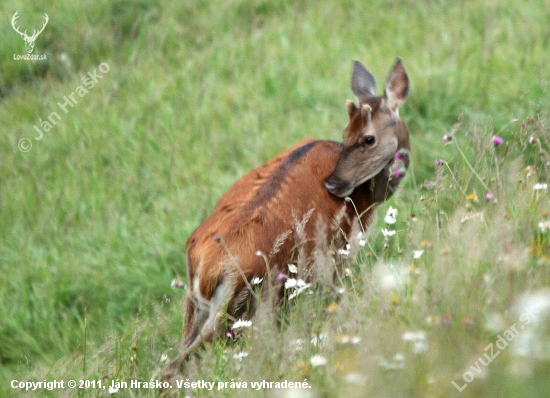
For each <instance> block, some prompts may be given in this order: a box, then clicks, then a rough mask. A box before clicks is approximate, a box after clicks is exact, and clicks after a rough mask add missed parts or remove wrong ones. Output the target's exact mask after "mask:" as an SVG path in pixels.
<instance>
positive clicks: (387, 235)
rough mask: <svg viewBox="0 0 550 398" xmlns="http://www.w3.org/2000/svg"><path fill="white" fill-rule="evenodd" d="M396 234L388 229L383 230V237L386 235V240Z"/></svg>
mask: <svg viewBox="0 0 550 398" xmlns="http://www.w3.org/2000/svg"><path fill="white" fill-rule="evenodd" d="M395 234H396V232H395V231H394V230H388V229H386V228H382V235H384V237H385V238H389V237H391V236H393V235H395Z"/></svg>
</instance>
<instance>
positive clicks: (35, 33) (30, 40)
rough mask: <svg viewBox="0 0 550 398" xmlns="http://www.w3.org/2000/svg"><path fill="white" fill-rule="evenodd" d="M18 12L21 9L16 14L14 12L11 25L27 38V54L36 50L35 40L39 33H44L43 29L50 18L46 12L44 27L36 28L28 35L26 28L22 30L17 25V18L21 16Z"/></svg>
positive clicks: (24, 38)
mask: <svg viewBox="0 0 550 398" xmlns="http://www.w3.org/2000/svg"><path fill="white" fill-rule="evenodd" d="M18 12H19V11H16V12H15V14H13V18H12V19H11V26H12V27H13V29H14V30H15V31H16V32H17V33H19V34H20V35H21V36H22V37H23V40H25V49H26V50H27V54H30V53H32V51H33V50H34V42H35V41H36V38H37V37H38V35H39V34H40V33H42V31H43V30H44V28H45V27H46V25H47V24H48V20H49V18H48V14H44V23H43V24H42V28H40V30H36V29H34V30H33V32H32V35H31V36H28V35H27V30H26V29H25V31H24V32H21V31H20V30H19V27H17V25H16V24H15V23H16V20H17V18H19V15H17V14H18Z"/></svg>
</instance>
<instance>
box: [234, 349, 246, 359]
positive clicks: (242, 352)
mask: <svg viewBox="0 0 550 398" xmlns="http://www.w3.org/2000/svg"><path fill="white" fill-rule="evenodd" d="M247 356H248V352H246V351H241V352H238V353H236V354H233V358H235V359H238V360H239V361H242V360H243V358H246V357H247Z"/></svg>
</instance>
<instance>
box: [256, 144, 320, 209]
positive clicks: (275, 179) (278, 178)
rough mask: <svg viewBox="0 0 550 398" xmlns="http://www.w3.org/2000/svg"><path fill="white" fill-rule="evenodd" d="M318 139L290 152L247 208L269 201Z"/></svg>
mask: <svg viewBox="0 0 550 398" xmlns="http://www.w3.org/2000/svg"><path fill="white" fill-rule="evenodd" d="M317 142H318V141H312V142H310V143H307V144H305V145H303V146H301V147H299V148H296V149H295V150H294V151H292V152H291V153H290V155H288V156H287V157H286V158H285V159H283V161H282V162H281V164H280V165H279V167H278V168H277V169H275V170H274V171H273V173H272V174H271V175H270V176H269V177H268V178H267V179H266V181H265V182H264V184H263V185H262V187H261V188H260V189H259V190H258V193H257V194H256V196H255V197H254V199H252V200H251V201H250V202H248V204H247V205H246V210H247V211H250V210H253V209H255V208H257V207H259V206H262V205H264V204H265V203H266V202H268V201H269V200H270V199H271V198H272V197H273V196H274V195H276V193H277V191H279V189H280V188H281V185H282V183H283V181H284V180H285V178H286V177H287V175H288V173H289V171H290V170H291V169H292V167H294V165H295V164H296V162H298V160H300V159H301V158H302V157H304V156H305V154H306V153H308V152H309V150H310V149H311V148H313V145H315V144H316V143H317Z"/></svg>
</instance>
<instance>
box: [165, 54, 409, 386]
mask: <svg viewBox="0 0 550 398" xmlns="http://www.w3.org/2000/svg"><path fill="white" fill-rule="evenodd" d="M351 87H352V90H353V93H354V94H355V96H356V97H357V100H358V104H356V103H355V102H354V101H351V100H348V101H347V103H346V107H347V113H348V117H349V121H348V123H347V124H346V126H345V128H344V129H343V132H342V137H343V142H334V141H327V140H316V139H314V138H307V139H305V140H303V141H302V142H300V143H299V144H297V145H295V146H294V147H292V148H290V149H288V150H286V151H284V152H282V153H281V154H279V155H277V156H275V157H274V158H273V159H271V160H269V161H268V162H266V163H265V164H263V165H261V166H259V167H258V168H256V169H254V170H252V171H250V172H249V173H247V174H245V175H244V176H243V177H241V178H240V179H239V180H238V181H237V182H236V183H235V184H234V185H233V186H232V187H231V188H229V190H228V191H227V192H225V193H224V194H223V195H222V196H221V197H220V199H219V201H218V202H217V204H216V205H215V207H214V210H213V211H212V214H211V215H210V216H208V217H207V218H206V219H205V220H204V222H203V223H202V224H201V225H200V226H199V227H198V228H197V229H196V230H195V231H194V232H193V233H192V234H191V235H190V237H189V239H188V240H187V245H186V247H187V253H186V254H187V278H188V291H187V297H186V299H185V304H184V312H185V316H184V331H183V339H182V342H181V345H180V348H179V353H178V354H177V356H176V358H175V359H173V360H172V362H170V363H169V364H168V365H167V367H166V368H165V369H164V371H163V380H167V381H169V380H172V379H173V378H175V377H177V376H178V374H182V372H183V370H184V367H185V364H186V363H187V362H188V360H189V359H190V357H191V356H192V355H194V354H196V353H197V349H199V348H201V347H205V344H206V343H209V342H211V341H212V340H213V339H215V338H219V337H220V336H223V335H224V333H226V332H228V331H229V330H230V327H231V325H233V324H234V322H235V321H237V320H242V319H249V318H250V317H252V316H253V315H254V310H255V308H256V307H257V304H258V303H257V301H258V300H259V296H258V294H256V293H255V290H254V288H256V287H257V286H252V285H251V282H252V281H253V280H254V278H256V279H255V280H256V281H258V280H264V278H265V280H270V279H271V280H273V278H272V276H273V275H279V274H281V273H282V274H283V275H284V274H285V273H286V274H287V275H288V270H287V264H288V262H289V261H291V259H292V258H293V256H294V255H295V254H296V253H297V251H300V252H301V254H302V255H303V256H305V260H304V261H303V263H304V264H305V267H306V270H307V268H308V267H311V263H312V258H311V255H312V252H313V250H314V248H315V245H317V244H318V243H316V241H318V240H321V241H323V242H324V245H326V247H332V246H331V245H336V246H337V247H335V248H336V249H337V248H338V246H339V247H342V246H343V243H345V235H346V234H349V233H350V231H351V229H352V226H353V224H354V222H355V223H360V225H361V228H367V227H368V225H369V224H370V223H371V222H372V219H373V215H374V213H373V212H374V210H375V208H376V206H377V205H378V204H379V203H382V202H383V201H384V200H386V199H388V198H389V197H391V196H392V194H393V193H394V192H395V191H396V189H397V188H398V186H399V183H400V181H401V180H402V178H403V176H404V175H405V173H406V171H407V169H408V167H409V151H410V143H409V129H408V127H407V125H406V124H405V122H404V121H403V119H402V118H401V117H400V116H399V108H400V106H401V105H402V104H403V103H404V102H405V100H406V98H407V96H408V92H409V78H408V76H407V73H406V70H405V67H404V65H403V62H402V60H401V59H400V58H398V59H397V61H396V62H395V64H394V66H393V68H392V69H391V72H390V74H389V76H388V78H387V81H386V84H385V89H384V94H383V95H382V96H376V94H375V93H376V83H375V79H374V77H373V75H372V74H371V73H370V72H369V71H368V70H367V69H366V68H365V67H364V66H363V64H361V63H360V62H359V61H355V63H354V67H353V72H352V79H351ZM339 214H340V215H341V217H338V215H339ZM303 219H306V220H307V222H305V223H302V229H303V230H302V231H301V234H296V233H294V234H293V233H290V232H289V231H293V228H294V229H295V228H296V221H297V220H303ZM334 220H339V221H338V223H337V225H332V226H331V224H334V222H335V221H334ZM304 224H305V225H304ZM293 232H296V231H293ZM298 235H300V236H301V240H302V242H299V241H298V240H299V239H298ZM281 237H282V238H281ZM277 240H278V243H277V245H278V247H277V250H275V251H273V250H272V248H273V245H274V242H275V241H277ZM270 250H271V253H270ZM267 253H270V254H269V258H268V256H267V255H266V254H267ZM279 276H280V275H279ZM265 280H264V282H262V283H264V284H266V283H265ZM266 285H267V284H266ZM272 285H273V286H275V290H276V293H275V295H276V296H277V297H278V300H279V302H281V301H282V300H283V298H284V294H285V293H284V286H283V285H282V284H281V283H279V286H278V287H277V286H276V284H275V283H273V284H272ZM264 287H265V286H264Z"/></svg>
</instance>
